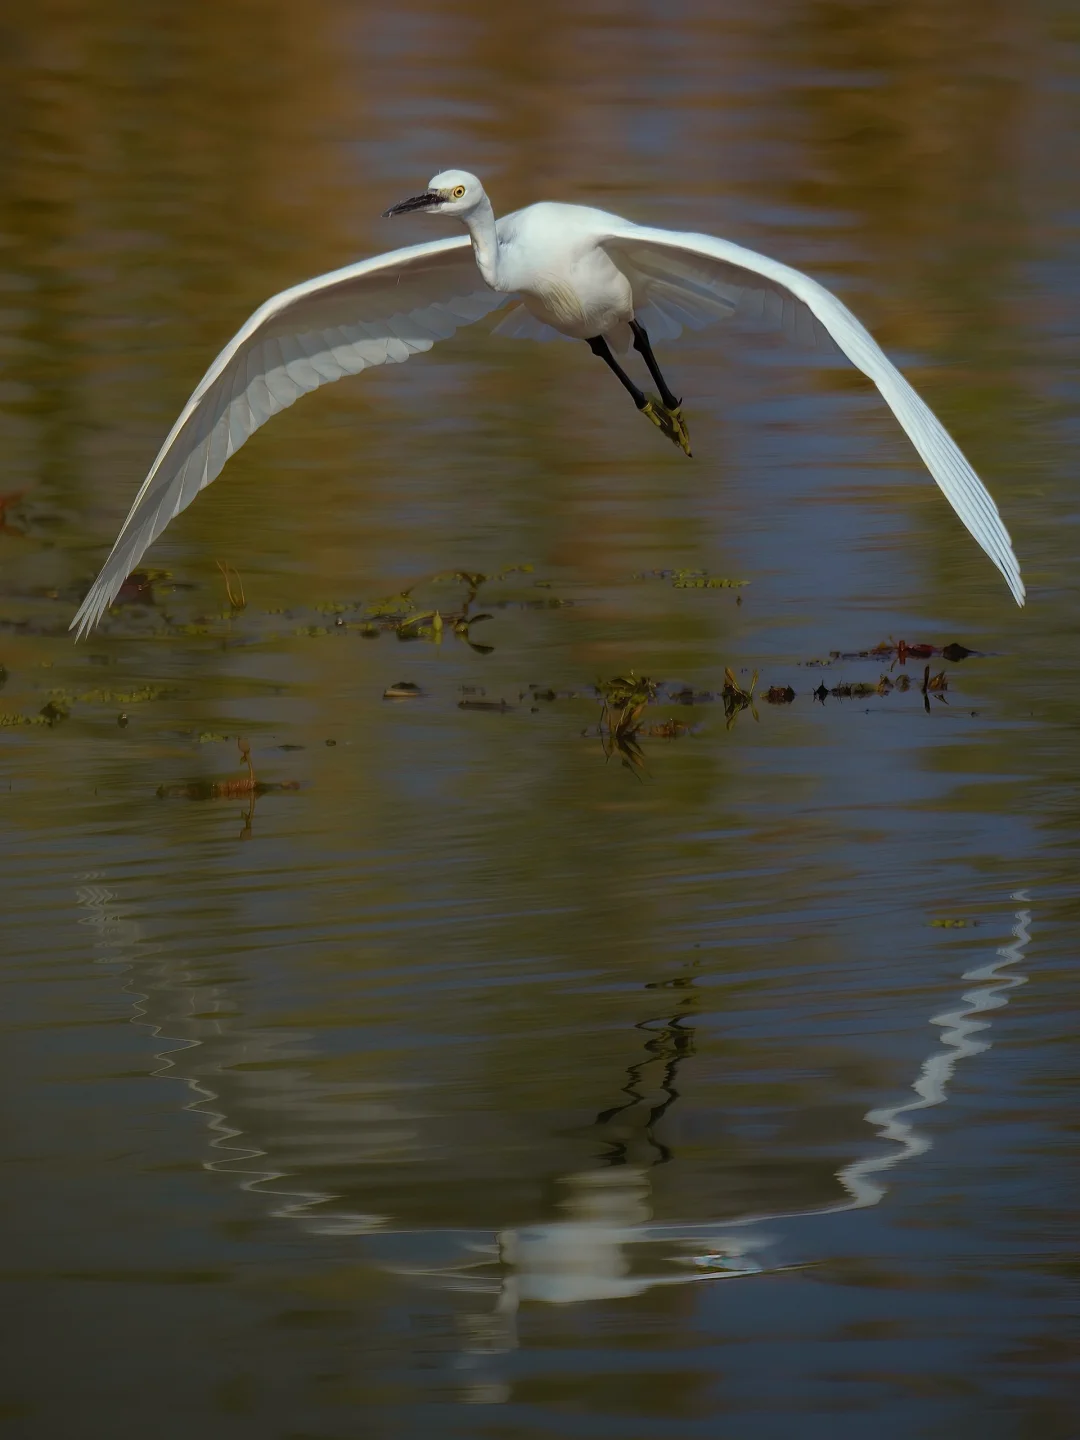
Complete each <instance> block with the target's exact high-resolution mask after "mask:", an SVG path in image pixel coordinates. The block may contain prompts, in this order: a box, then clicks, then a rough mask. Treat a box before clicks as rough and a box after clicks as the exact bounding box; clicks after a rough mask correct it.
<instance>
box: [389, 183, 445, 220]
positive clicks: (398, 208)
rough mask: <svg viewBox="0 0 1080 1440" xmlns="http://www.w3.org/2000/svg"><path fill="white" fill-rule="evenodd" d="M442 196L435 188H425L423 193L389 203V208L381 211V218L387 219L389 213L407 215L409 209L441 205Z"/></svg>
mask: <svg viewBox="0 0 1080 1440" xmlns="http://www.w3.org/2000/svg"><path fill="white" fill-rule="evenodd" d="M442 203H443V197H442V196H441V195H440V194H438V193H437V192H436V191H435V190H425V191H424V193H423V195H414V196H413V197H412V199H411V200H402V201H401V202H400V204H398V205H391V206H390V209H389V210H384V211H383V219H384V220H389V218H390V216H391V215H407V214H408V213H409V211H410V210H430V209H431V207H432V206H433V205H441V204H442Z"/></svg>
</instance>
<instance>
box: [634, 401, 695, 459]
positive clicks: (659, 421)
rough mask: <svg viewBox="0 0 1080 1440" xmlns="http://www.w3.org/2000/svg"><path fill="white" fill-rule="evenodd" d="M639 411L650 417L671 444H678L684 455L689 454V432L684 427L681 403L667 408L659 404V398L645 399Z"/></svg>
mask: <svg viewBox="0 0 1080 1440" xmlns="http://www.w3.org/2000/svg"><path fill="white" fill-rule="evenodd" d="M641 413H642V414H643V415H645V416H646V417H647V418H648V419H650V420H651V421H652V423H653V424H654V425H655V426H656V428H657V429H658V430H660V431H662V432H663V434H665V435H666V436H667V438H668V439H669V440H670V441H671V443H672V444H673V445H678V446H679V447H680V448H681V449H682V451H683V453H684V454H685V455H689V454H691V450H690V432H689V430H687V428H686V421H685V420H684V419H683V416H682V406H681V405H676V407H675V409H674V410H669V409H668V408H667V406H666V405H661V403H660V401H659V400H646V402H645V405H644V407H643V408H642V411H641Z"/></svg>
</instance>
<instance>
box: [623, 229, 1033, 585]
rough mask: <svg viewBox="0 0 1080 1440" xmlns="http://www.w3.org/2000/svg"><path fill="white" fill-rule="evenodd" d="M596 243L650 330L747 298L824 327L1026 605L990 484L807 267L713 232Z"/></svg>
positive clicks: (790, 323)
mask: <svg viewBox="0 0 1080 1440" xmlns="http://www.w3.org/2000/svg"><path fill="white" fill-rule="evenodd" d="M596 238H597V240H598V241H599V243H600V244H601V245H603V247H604V249H605V250H607V251H608V253H609V254H610V255H611V256H612V258H613V259H614V260H615V262H616V264H618V265H619V267H620V269H622V270H623V271H624V273H625V274H626V275H627V277H628V278H629V279H630V282H631V284H632V285H633V288H634V302H635V308H636V310H637V314H638V317H639V318H640V319H641V320H642V323H643V324H644V325H645V326H646V328H648V324H649V318H650V317H651V314H652V312H654V311H655V312H656V313H657V314H659V315H661V316H662V317H664V318H665V319H666V320H667V321H668V322H669V324H671V325H674V326H676V327H677V326H678V325H681V324H687V325H690V326H691V327H692V328H694V329H699V328H700V327H701V326H702V325H706V324H708V323H709V322H710V321H712V320H722V319H724V318H726V317H727V316H729V315H733V314H735V313H736V312H737V311H739V310H742V309H744V308H745V306H746V300H747V297H748V296H755V297H762V299H761V300H760V301H759V306H758V308H759V309H760V310H761V311H763V312H764V313H765V314H766V315H768V314H769V312H770V311H775V313H776V315H777V318H778V319H780V320H781V322H782V323H783V325H784V328H785V329H788V330H792V329H794V330H795V331H798V330H799V328H800V316H801V317H803V319H804V321H809V322H810V324H811V325H813V324H815V323H816V324H818V325H820V326H821V327H822V328H823V329H824V330H825V331H826V332H827V333H828V335H829V336H830V337H831V338H832V340H833V341H835V343H836V344H837V345H838V346H839V347H840V349H841V350H842V351H843V352H844V354H845V355H846V356H847V358H848V359H849V360H850V361H851V362H852V364H853V365H856V366H858V368H859V369H860V370H861V371H862V372H863V374H864V375H867V376H869V378H870V379H871V380H872V381H873V382H874V384H875V385H876V386H877V388H878V390H879V391H880V392H881V394H882V396H883V398H884V400H885V403H886V404H887V405H888V406H889V408H890V409H891V410H892V412H893V414H894V415H895V416H896V418H897V420H898V421H899V422H900V424H901V426H902V427H903V429H904V431H905V432H906V434H907V436H908V439H909V440H910V441H911V443H912V444H913V445H914V446H915V449H916V450H917V451H918V452H919V454H920V455H921V456H922V459H923V461H924V463H925V464H926V468H927V469H928V470H929V471H930V474H931V475H932V476H933V477H934V479H935V480H936V481H937V483H938V485H939V486H940V487H941V490H942V492H943V494H944V495H945V498H946V499H947V500H948V502H949V504H950V505H951V506H952V507H953V509H954V510H955V511H956V513H957V515H959V517H960V519H961V520H962V521H963V522H964V524H965V525H966V526H967V528H968V530H969V531H970V532H971V534H972V535H973V536H974V538H975V539H976V540H977V541H978V542H979V544H980V545H981V546H982V548H983V549H984V550H985V551H986V553H987V555H989V557H990V559H991V560H992V561H993V562H994V564H995V565H996V566H997V568H998V569H999V570H1000V571H1001V573H1002V575H1003V576H1004V577H1005V582H1006V584H1007V585H1008V587H1009V589H1010V590H1011V591H1012V595H1013V599H1014V600H1015V601H1016V603H1017V604H1018V605H1023V603H1024V582H1023V580H1022V579H1021V577H1020V566H1019V564H1018V562H1017V559H1016V556H1015V555H1014V554H1013V548H1012V541H1011V540H1010V538H1009V532H1008V531H1007V530H1006V528H1005V526H1004V524H1003V522H1002V519H1001V516H1000V515H999V514H998V510H997V506H996V505H995V504H994V502H993V500H992V499H991V497H990V494H989V492H988V491H987V489H986V487H985V486H984V485H983V483H982V481H981V480H980V479H979V477H978V476H977V475H976V474H975V471H974V470H973V469H972V468H971V466H970V465H969V464H968V462H967V460H966V459H965V458H964V456H963V454H962V453H961V450H960V447H959V446H958V445H957V444H956V441H955V440H953V438H952V437H951V436H950V435H949V433H948V431H947V430H946V429H945V427H944V426H943V425H942V423H941V421H940V420H939V419H938V418H937V416H936V415H935V414H934V412H933V411H932V410H931V409H930V407H929V406H928V405H927V404H926V402H925V401H924V400H922V399H921V398H920V396H919V395H918V394H916V392H915V390H913V389H912V387H911V386H910V385H909V384H908V382H907V381H906V380H905V379H904V377H903V375H901V374H900V371H899V370H897V368H896V366H895V365H894V364H893V363H892V361H891V360H889V359H888V357H887V356H886V355H885V353H884V351H883V350H882V349H881V347H880V346H879V345H878V343H877V341H876V340H875V339H874V338H873V336H872V335H871V334H870V333H869V331H868V330H866V329H865V327H864V326H863V325H862V324H860V322H859V321H858V320H857V319H856V318H855V316H854V315H853V314H852V313H851V311H850V310H849V309H848V308H847V306H846V305H844V304H843V303H842V302H841V301H840V300H838V299H837V298H836V296H835V295H834V294H833V293H832V292H831V291H830V290H826V289H825V287H824V285H819V284H818V282H817V281H816V280H811V278H810V277H809V275H804V274H803V273H802V271H801V270H795V269H793V268H792V267H791V266H790V265H784V264H782V263H781V262H780V261H778V260H771V259H770V258H769V257H768V256H766V255H759V254H758V253H757V252H756V251H754V250H747V249H745V248H744V247H743V246H741V245H735V244H732V242H731V241H730V240H718V239H716V238H715V237H714V236H712V235H693V234H683V233H681V232H680V231H675V230H656V229H651V228H649V227H646V226H640V225H632V224H631V223H630V222H629V221H623V222H621V223H620V222H615V223H614V224H613V225H612V226H611V229H610V231H609V232H608V233H606V234H600V235H598V236H597V237H596ZM676 333H677V330H676Z"/></svg>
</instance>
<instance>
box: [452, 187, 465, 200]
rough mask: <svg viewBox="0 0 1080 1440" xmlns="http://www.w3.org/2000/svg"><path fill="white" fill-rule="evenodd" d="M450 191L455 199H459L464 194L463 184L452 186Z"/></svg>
mask: <svg viewBox="0 0 1080 1440" xmlns="http://www.w3.org/2000/svg"><path fill="white" fill-rule="evenodd" d="M450 193H451V195H452V196H453V197H454V199H455V200H460V199H461V197H462V196H463V195H464V194H465V186H464V185H455V186H454V188H453V190H452V191H451V192H450Z"/></svg>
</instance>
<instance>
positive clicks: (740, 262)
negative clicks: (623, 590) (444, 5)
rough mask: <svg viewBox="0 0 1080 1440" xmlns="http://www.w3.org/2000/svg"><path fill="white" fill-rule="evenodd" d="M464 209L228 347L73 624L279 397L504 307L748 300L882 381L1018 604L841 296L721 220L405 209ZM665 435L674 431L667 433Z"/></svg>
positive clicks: (614, 328) (446, 177) (441, 190)
mask: <svg viewBox="0 0 1080 1440" xmlns="http://www.w3.org/2000/svg"><path fill="white" fill-rule="evenodd" d="M421 208H423V209H428V210H431V211H433V212H437V213H440V214H446V215H451V216H454V217H455V218H457V219H459V220H461V221H462V223H463V224H464V225H465V226H466V228H467V229H468V232H469V233H468V235H467V236H466V235H462V236H458V237H455V238H450V239H442V240H435V241H431V242H429V243H428V244H424V245H412V246H408V247H406V248H405V249H402V250H394V251H390V252H389V253H388V254H385V255H380V256H377V257H375V258H374V259H370V260H361V261H359V262H357V263H356V264H355V265H348V266H346V267H345V268H344V269H341V270H335V271H331V272H330V273H329V274H327V275H320V276H317V277H316V278H314V279H312V280H306V281H304V282H303V283H302V284H300V285H296V286H294V287H293V288H292V289H290V290H285V291H282V293H281V294H280V295H275V296H274V297H273V298H272V299H270V300H268V301H267V302H266V303H265V304H264V305H262V306H260V308H259V309H258V310H257V311H256V312H255V314H254V315H252V316H251V318H250V319H249V320H248V321H247V322H246V324H244V325H243V326H242V327H241V329H240V330H239V331H238V332H237V333H236V335H234V336H233V338H232V339H231V340H230V341H229V343H228V344H227V345H226V346H225V347H224V349H223V350H222V351H221V353H220V354H219V355H218V357H217V358H216V360H215V361H214V362H213V364H212V365H211V366H210V368H209V370H208V371H207V372H206V374H205V375H204V376H203V378H202V380H201V381H200V382H199V384H198V386H197V387H196V388H195V391H194V392H193V394H192V396H191V398H190V400H188V402H187V404H186V405H185V406H184V409H183V410H182V411H181V413H180V416H179V418H178V419H177V421H176V424H175V425H174V426H173V428H172V430H171V431H170V432H169V434H168V436H167V437H166V439H165V443H164V444H163V445H162V447H161V450H160V451H159V452H158V455H157V458H156V459H155V461H154V463H153V465H152V466H151V468H150V472H149V474H148V475H147V477H146V479H145V481H144V482H143V485H142V488H141V489H140V491H139V493H138V495H137V496H136V497H135V501H134V503H133V505H132V507H131V510H130V512H129V513H128V517H127V519H126V520H125V522H124V524H123V526H122V528H121V531H120V534H119V536H118V537H117V540H116V543H115V544H114V546H113V549H112V551H111V553H110V555H109V557H108V559H107V560H106V562H105V564H104V566H103V568H102V570H101V573H100V574H99V575H98V577H97V579H96V580H95V581H94V584H93V586H92V587H91V589H90V591H89V593H88V594H87V596H86V598H85V600H84V601H83V603H82V605H81V606H80V608H79V611H78V613H77V614H76V616H75V618H74V620H73V621H72V628H73V629H75V630H76V631H77V632H78V634H79V635H83V634H85V633H86V632H87V631H89V630H91V629H92V628H93V627H94V625H96V624H97V622H98V621H99V620H100V618H101V616H102V615H103V614H104V612H105V611H106V610H107V609H108V607H109V605H110V603H111V602H112V599H113V597H114V596H115V595H116V593H117V591H118V590H119V588H120V586H121V585H122V584H123V582H124V579H125V577H126V576H127V575H128V574H129V573H130V572H131V570H133V569H134V567H135V566H136V565H137V564H138V562H139V560H140V559H141V558H142V556H143V554H144V553H145V551H146V550H147V549H148V547H149V546H150V545H151V544H152V543H153V541H154V540H155V539H156V537H157V536H158V535H159V534H160V533H161V531H162V530H163V529H164V528H165V526H166V525H167V524H168V523H169V521H170V520H171V519H172V518H173V517H174V516H175V515H177V514H179V512H180V511H181V510H183V509H185V507H186V506H188V505H189V504H190V503H191V501H192V500H193V499H194V498H195V496H196V495H197V494H198V493H199V491H200V490H201V489H203V488H204V487H205V486H207V485H208V484H210V482H211V481H212V480H214V479H215V477H216V476H217V475H218V474H219V473H220V472H221V469H222V467H223V466H224V465H225V463H226V461H227V460H228V458H229V456H230V455H232V454H233V453H234V452H235V451H236V450H238V449H239V448H240V446H241V445H242V444H243V443H244V441H245V440H246V439H247V438H248V437H249V436H250V435H251V434H252V433H253V432H254V431H255V430H256V429H258V427H259V426H260V425H262V424H264V423H265V422H266V421H267V420H268V419H269V418H270V417H271V416H272V415H274V414H276V412H277V411H279V410H282V409H284V408H285V407H286V406H288V405H291V404H293V402H294V401H295V400H297V399H299V397H300V396H301V395H302V394H304V393H306V392H307V391H309V390H314V389H316V388H317V387H318V386H320V385H323V384H326V383H328V382H330V381H333V380H337V379H340V378H341V377H342V376H343V375H355V374H359V373H360V372H361V371H362V370H365V369H367V368H368V367H369V366H372V365H384V364H396V363H400V362H401V361H404V360H408V359H409V357H410V356H411V355H414V354H416V353H418V352H420V351H424V350H430V349H431V347H432V345H433V344H434V343H435V342H436V341H437V340H441V339H445V338H447V337H449V336H450V335H452V334H453V333H454V331H455V330H456V329H457V328H458V327H459V326H461V325H468V324H471V323H472V322H474V321H476V320H479V319H481V318H482V317H483V316H485V315H488V314H490V313H491V312H492V311H493V310H496V309H498V308H499V307H500V306H502V305H503V304H504V303H505V302H506V300H507V299H508V298H509V297H516V299H517V301H518V303H517V304H516V305H515V306H514V308H513V309H512V310H510V311H509V312H508V313H507V314H506V315H505V316H504V317H503V318H502V320H501V321H500V323H499V324H498V325H497V326H496V327H495V331H494V333H495V334H497V335H508V336H512V337H518V338H529V339H548V338H552V337H554V336H557V335H562V336H565V337H568V338H570V339H577V340H593V339H594V338H596V337H603V338H605V339H606V340H608V341H610V343H611V345H612V346H613V347H614V348H617V349H625V346H626V342H627V340H628V339H629V336H630V329H629V324H630V322H631V321H632V320H635V319H636V321H637V322H638V323H639V324H640V325H642V326H644V327H645V329H646V330H647V332H648V334H649V336H650V337H651V338H652V339H653V340H673V339H676V338H677V337H678V336H679V334H680V333H681V331H682V329H683V327H684V326H689V327H690V328H692V329H699V328H701V327H702V326H704V325H708V324H710V323H712V322H714V321H717V320H724V319H727V318H728V317H730V316H732V315H734V314H736V313H737V312H739V313H749V314H751V315H766V316H772V317H773V318H774V319H775V320H776V321H777V322H778V323H780V324H782V325H783V326H784V327H785V328H786V329H789V330H794V331H796V332H797V331H799V330H800V329H804V328H805V329H806V330H807V331H808V332H809V333H815V332H816V333H821V332H824V333H825V334H827V335H828V336H829V337H830V338H831V340H832V341H833V342H835V344H836V345H837V346H838V347H839V349H840V350H841V351H842V352H843V353H844V354H845V355H846V356H847V357H848V359H849V360H851V361H852V363H853V364H855V365H856V366H857V367H858V368H859V369H860V370H861V371H863V373H864V374H865V375H867V376H868V377H869V378H870V379H871V380H872V381H873V382H874V384H875V385H876V386H877V388H878V390H879V391H880V392H881V395H882V396H883V398H884V399H885V401H886V403H887V404H888V405H889V407H890V409H891V410H892V412H893V414H894V415H895V416H896V419H897V420H898V421H899V423H900V425H901V426H902V427H903V429H904V431H905V432H906V433H907V435H908V438H909V439H910V440H911V442H912V444H913V445H914V446H915V449H916V450H917V451H918V453H919V455H920V456H921V457H922V459H923V461H924V462H925V464H926V466H927V469H928V470H929V471H930V473H931V475H932V476H933V477H934V479H935V480H936V481H937V483H938V485H939V486H940V487H941V490H942V492H943V493H944V495H945V497H946V498H947V499H948V501H949V503H950V504H951V505H952V507H953V509H954V510H955V511H956V513H957V514H958V515H959V517H960V519H961V520H962V521H963V523H964V524H965V525H966V526H967V528H968V530H969V531H970V532H971V534H972V535H973V536H974V538H975V539H976V540H977V542H978V543H979V544H980V545H981V546H982V548H983V550H984V551H985V552H986V554H987V555H988V556H989V557H990V559H991V560H992V561H993V562H994V564H995V565H996V566H997V568H998V569H999V570H1000V572H1001V574H1002V575H1003V576H1004V578H1005V581H1006V583H1007V584H1008V586H1009V589H1010V591H1011V592H1012V595H1013V597H1014V599H1015V600H1016V602H1017V604H1020V605H1022V604H1023V603H1024V584H1023V581H1022V579H1021V577H1020V567H1019V565H1018V563H1017V560H1016V556H1015V555H1014V553H1013V549H1012V543H1011V541H1010V539H1009V533H1008V531H1007V530H1006V528H1005V526H1004V524H1003V523H1002V520H1001V517H1000V515H999V514H998V511H997V507H996V506H995V504H994V502H993V500H992V499H991V497H990V495H989V493H988V492H987V490H986V488H985V486H984V485H983V484H982V482H981V481H980V480H979V478H978V476H977V475H976V474H975V472H974V470H972V468H971V466H970V465H969V464H968V462H967V460H966V459H965V458H964V456H963V454H962V453H961V451H960V449H959V447H958V446H957V445H956V443H955V441H953V440H952V438H951V437H950V436H949V434H948V433H947V431H946V430H945V428H944V426H942V424H941V422H940V421H939V420H938V419H937V418H936V416H935V415H934V414H933V412H932V411H931V410H930V409H929V407H928V406H927V405H926V404H925V403H924V401H923V400H922V399H920V397H919V396H918V395H917V394H916V393H915V391H914V390H913V389H912V387H911V386H910V385H909V384H908V382H907V381H906V380H905V379H904V377H903V376H902V375H901V374H900V372H899V371H898V370H897V369H896V367H895V366H894V365H893V364H892V363H891V361H890V360H889V359H888V358H887V357H886V356H885V354H884V353H883V352H882V350H881V348H880V347H879V346H878V344H877V343H876V341H875V340H874V339H873V337H872V336H871V335H870V334H869V332H868V331H867V330H866V329H864V327H863V326H862V325H861V324H860V323H859V321H858V320H857V319H856V318H855V316H854V315H852V313H851V312H850V310H848V309H847V307H846V306H844V305H843V304H842V303H841V302H840V301H839V300H838V299H837V298H836V296H835V295H833V294H832V293H831V292H830V291H828V290H826V289H825V287H824V286H822V285H819V284H818V283H817V281H815V280H812V279H810V278H809V276H807V275H804V274H802V273H801V272H800V271H798V270H794V269H792V268H791V267H790V266H788V265H784V264H782V263H781V262H779V261H777V260H771V259H769V258H768V257H767V256H764V255H759V254H756V253H755V252H754V251H752V250H747V249H744V248H743V247H742V246H739V245H735V244H732V243H731V242H730V241H727V240H720V239H717V238H716V237H715V236H711V235H697V234H687V233H682V232H678V231H672V230H661V229H654V228H650V227H647V226H641V225H635V224H633V223H632V222H630V221H628V220H623V219H621V218H620V217H619V216H617V215H611V214H608V213H607V212H606V211H603V210H595V209H592V208H590V207H587V206H580V205H560V204H553V203H544V204H538V205H530V206H528V207H527V208H526V209H523V210H519V211H516V212H514V213H513V214H510V215H506V216H504V217H503V218H502V219H501V220H499V221H496V219H495V216H494V212H493V211H492V208H491V202H490V201H489V200H488V197H487V195H486V194H485V192H484V189H483V186H482V185H481V184H480V182H479V180H477V179H476V177H475V176H473V175H469V174H468V173H467V172H465V171H447V172H445V173H444V174H442V175H438V176H436V177H435V179H434V180H433V181H432V182H431V188H430V189H429V191H428V192H426V193H425V195H423V196H419V197H416V198H415V199H414V200H411V201H407V202H404V203H403V204H402V205H401V206H397V207H395V210H405V209H421ZM669 438H670V437H669Z"/></svg>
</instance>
